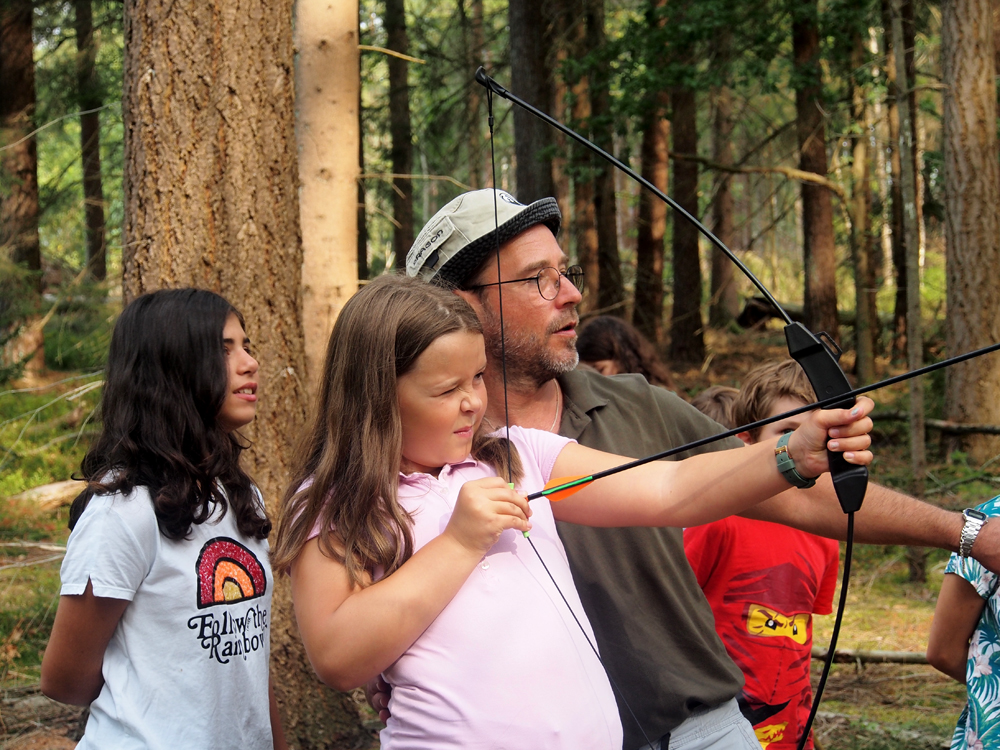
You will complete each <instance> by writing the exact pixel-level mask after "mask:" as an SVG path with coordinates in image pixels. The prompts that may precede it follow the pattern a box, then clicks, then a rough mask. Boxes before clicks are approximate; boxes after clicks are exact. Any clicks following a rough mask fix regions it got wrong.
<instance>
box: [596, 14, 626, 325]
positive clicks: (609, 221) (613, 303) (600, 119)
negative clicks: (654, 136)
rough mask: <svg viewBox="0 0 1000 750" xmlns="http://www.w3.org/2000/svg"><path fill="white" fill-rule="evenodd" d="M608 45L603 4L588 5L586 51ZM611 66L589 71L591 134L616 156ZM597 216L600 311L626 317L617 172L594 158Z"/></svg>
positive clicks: (603, 147) (601, 145) (598, 297)
mask: <svg viewBox="0 0 1000 750" xmlns="http://www.w3.org/2000/svg"><path fill="white" fill-rule="evenodd" d="M606 43H607V40H606V37H605V33H604V0H588V1H587V47H588V48H589V49H591V50H597V51H600V50H602V49H604V47H605V45H606ZM610 99H611V95H610V91H609V82H608V66H607V65H604V64H600V63H599V64H597V65H594V66H593V67H592V68H591V71H590V100H591V118H590V132H591V134H592V137H593V141H594V143H595V144H596V145H597V146H598V147H600V148H602V149H603V150H604V151H606V152H608V153H609V154H611V153H614V129H613V123H612V115H611V106H610ZM591 160H592V162H593V173H594V213H595V221H596V224H597V267H598V275H599V282H598V285H597V304H596V307H597V309H599V310H601V311H602V312H605V313H607V314H609V315H617V316H619V317H624V315H625V289H624V287H623V285H622V270H621V258H620V257H619V255H618V223H617V211H616V205H615V174H614V172H615V169H614V167H612V166H611V165H610V164H608V163H607V162H606V161H605V160H604V159H601V158H600V157H598V156H596V155H593V156H591Z"/></svg>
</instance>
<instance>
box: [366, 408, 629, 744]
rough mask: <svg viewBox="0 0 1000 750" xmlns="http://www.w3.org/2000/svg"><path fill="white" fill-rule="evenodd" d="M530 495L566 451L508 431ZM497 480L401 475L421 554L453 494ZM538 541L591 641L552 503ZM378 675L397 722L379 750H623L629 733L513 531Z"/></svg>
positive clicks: (481, 470) (480, 473)
mask: <svg viewBox="0 0 1000 750" xmlns="http://www.w3.org/2000/svg"><path fill="white" fill-rule="evenodd" d="M510 436H511V439H512V441H513V443H514V445H515V446H516V447H517V450H518V452H519V453H520V456H521V463H522V464H523V466H524V479H523V480H522V481H521V483H520V485H519V487H518V489H520V490H522V491H525V492H531V491H534V490H537V489H540V488H541V487H543V486H544V485H545V483H546V482H547V481H548V480H549V475H550V473H551V471H552V466H553V464H554V463H555V460H556V457H557V456H558V455H559V452H560V451H561V450H562V449H563V447H564V446H565V445H566V444H567V443H568V442H571V441H570V440H568V439H566V438H563V437H560V436H558V435H553V434H551V433H548V432H543V431H540V430H522V429H521V428H518V427H512V428H511V430H510ZM491 476H496V472H495V471H494V470H493V469H492V468H490V467H489V466H487V465H486V464H482V463H479V462H478V461H475V460H474V459H472V458H469V459H468V460H466V461H463V462H461V463H457V464H452V465H448V466H445V467H443V468H442V469H441V472H440V474H439V476H438V478H436V479H435V478H434V477H432V476H430V475H428V474H410V475H400V481H399V500H400V503H401V504H402V505H403V507H404V508H406V509H407V510H408V511H410V513H411V514H412V515H413V520H414V526H413V540H414V549H420V548H421V547H423V546H424V545H425V544H427V542H429V541H430V540H431V539H433V538H435V537H436V536H438V535H439V534H441V532H443V531H444V529H445V527H446V526H447V525H448V520H449V519H450V518H451V513H452V510H453V509H454V507H455V501H456V499H457V498H458V492H459V490H460V489H461V488H462V485H463V484H465V483H466V482H468V481H471V480H473V479H482V478H484V477H491ZM531 508H532V511H533V515H532V517H531V523H532V530H531V540H532V541H533V542H534V543H535V547H537V549H538V552H539V554H540V555H541V556H542V558H543V559H544V560H545V564H546V565H547V566H548V568H549V570H550V571H551V572H552V575H553V576H554V577H555V579H556V581H557V582H558V584H559V588H560V589H561V590H562V592H563V594H564V595H565V596H566V599H567V600H568V601H569V604H570V606H571V607H572V608H573V611H574V612H575V613H576V616H577V617H578V618H579V620H580V622H581V623H583V626H584V628H585V629H586V631H587V637H588V638H590V641H591V643H595V641H594V633H593V631H592V630H591V627H590V623H589V622H588V620H587V616H586V614H584V611H583V606H582V605H581V603H580V598H579V597H578V596H577V593H576V587H575V586H574V585H573V578H572V575H571V574H570V570H569V563H568V562H567V560H566V552H565V550H564V549H563V546H562V542H561V541H560V540H559V536H558V534H557V533H556V528H555V521H554V520H553V518H552V510H551V508H550V506H549V501H548V500H546V499H544V498H540V499H538V500H533V501H532V503H531ZM383 676H384V677H385V679H386V681H387V682H388V683H389V684H390V685H392V698H391V700H390V702H389V710H390V712H391V714H392V717H391V718H390V719H389V723H388V725H387V726H386V728H385V729H383V730H382V733H381V737H380V739H381V742H382V748H383V750H394V749H396V748H406V749H407V750H414V749H417V748H427V749H428V750H440V748H464V749H469V748H483V750H486V749H487V748H488V749H489V750H504V749H506V750H527V749H529V748H530V749H532V750H535V749H540V748H573V750H578V749H579V748H588V749H593V750H599V749H601V748H607V750H620V748H621V746H622V728H621V722H620V720H619V717H618V707H617V704H616V702H615V697H614V694H613V693H612V690H611V686H610V684H609V683H608V678H607V675H606V674H605V673H604V669H603V668H602V667H601V664H600V662H599V661H598V660H597V657H596V656H595V655H594V652H593V651H592V650H591V648H590V646H589V645H588V644H587V641H586V640H585V639H584V637H583V633H581V632H580V628H579V626H578V625H577V624H576V622H574V620H573V617H572V615H571V614H570V613H569V612H568V611H567V609H566V604H565V603H564V602H563V601H562V599H561V597H560V596H559V592H558V591H556V589H555V587H554V586H553V585H552V581H551V580H549V577H548V575H547V574H546V573H545V570H544V568H543V567H542V564H541V563H540V562H539V560H538V556H537V555H536V554H535V552H534V550H532V549H531V545H530V544H529V543H528V541H527V540H526V539H525V538H524V537H523V536H522V534H521V533H520V532H519V531H515V530H513V529H508V530H507V531H505V532H504V533H503V534H502V535H501V536H500V540H499V541H498V542H497V543H496V544H495V545H494V546H493V548H492V549H491V550H490V551H489V552H487V553H486V555H485V556H484V557H483V560H482V562H481V563H480V564H479V565H478V566H477V567H476V569H475V570H474V571H473V573H472V575H471V576H469V578H468V580H467V581H466V582H465V584H464V585H463V586H462V588H461V589H460V590H459V592H458V594H456V595H455V598H454V599H452V601H451V603H449V604H448V606H447V607H445V609H444V611H443V612H441V614H440V615H438V617H437V618H436V619H435V620H434V622H433V623H431V625H430V627H428V628H427V630H425V631H424V633H423V635H421V636H420V637H419V638H418V639H417V641H416V642H415V643H414V644H413V645H412V646H410V648H409V649H407V650H406V652H405V653H404V654H403V655H402V656H401V657H400V658H399V659H398V660H397V661H396V663H395V664H393V665H392V666H391V667H389V669H387V670H386V671H385V672H384V674H383Z"/></svg>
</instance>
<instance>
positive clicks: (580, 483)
mask: <svg viewBox="0 0 1000 750" xmlns="http://www.w3.org/2000/svg"><path fill="white" fill-rule="evenodd" d="M591 481H593V477H591V476H586V477H560V478H559V479H551V480H549V483H548V484H546V485H545V487H544V488H543V489H542V494H543V495H544V496H545V497H547V498H548V499H549V501H550V502H553V503H557V502H559V501H560V500H565V499H566V498H567V497H569V496H570V495H574V494H576V493H577V492H579V491H580V490H582V489H583V488H584V487H586V486H587V485H588V484H589V483H590V482H591ZM557 487H559V488H561V489H557V490H556V491H555V492H549V491H548V490H552V489H555V488H557Z"/></svg>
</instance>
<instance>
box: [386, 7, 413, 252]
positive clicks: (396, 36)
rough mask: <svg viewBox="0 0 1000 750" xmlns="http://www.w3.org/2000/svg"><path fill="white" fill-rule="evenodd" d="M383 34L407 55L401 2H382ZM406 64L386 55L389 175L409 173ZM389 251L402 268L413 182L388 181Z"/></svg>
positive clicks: (410, 227) (409, 235)
mask: <svg viewBox="0 0 1000 750" xmlns="http://www.w3.org/2000/svg"><path fill="white" fill-rule="evenodd" d="M385 31H386V37H387V43H388V45H389V49H390V50H392V51H394V52H401V53H402V54H404V55H405V54H408V53H409V48H410V45H409V41H408V39H407V35H406V10H405V8H404V3H403V0H386V2H385ZM409 69H410V64H409V63H408V62H407V61H406V60H404V59H403V58H401V57H397V56H395V55H390V56H389V136H390V138H391V139H392V172H393V174H395V175H410V174H412V173H413V134H412V132H411V129H410V84H409V80H408V73H409ZM392 214H393V218H394V219H395V223H394V225H393V232H392V251H393V253H394V254H395V256H396V268H405V267H406V253H407V252H409V250H410V245H412V244H413V180H411V179H410V178H409V177H398V176H397V177H393V178H392Z"/></svg>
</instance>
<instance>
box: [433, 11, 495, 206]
mask: <svg viewBox="0 0 1000 750" xmlns="http://www.w3.org/2000/svg"><path fill="white" fill-rule="evenodd" d="M465 2H466V0H457V7H458V14H459V19H460V22H461V26H462V47H463V49H464V51H465V67H466V70H467V71H469V73H470V74H471V72H472V71H475V70H477V69H478V68H479V66H480V65H482V64H483V48H484V46H485V41H484V40H483V0H471V2H470V10H471V14H470V13H466V10H465ZM482 102H483V87H482V86H480V85H478V84H475V85H471V84H470V85H469V86H468V87H467V88H466V90H465V120H466V123H467V127H468V139H469V142H468V145H467V148H468V150H469V151H468V168H469V185H471V186H472V187H473V189H476V190H478V189H479V188H481V187H482V186H483V183H484V179H483V178H484V174H485V169H484V166H483V144H482V137H481V132H482V127H483V121H482V117H481V114H480V113H481V112H482V108H483V107H482ZM425 218H430V217H425Z"/></svg>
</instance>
